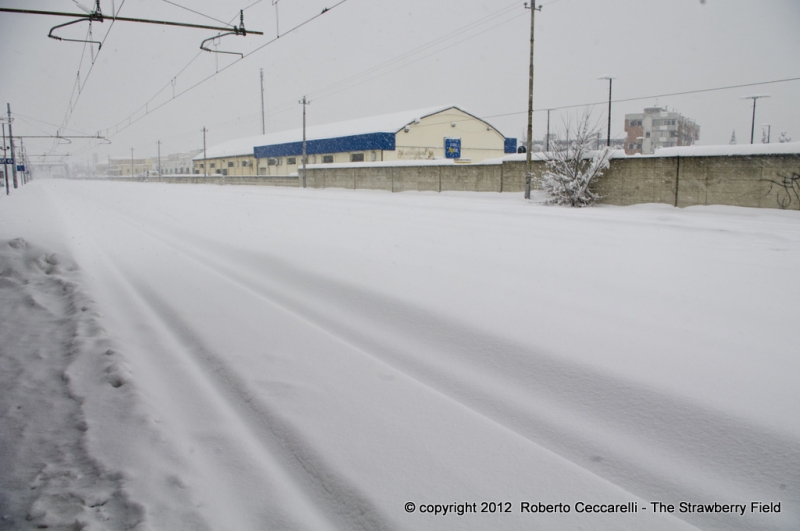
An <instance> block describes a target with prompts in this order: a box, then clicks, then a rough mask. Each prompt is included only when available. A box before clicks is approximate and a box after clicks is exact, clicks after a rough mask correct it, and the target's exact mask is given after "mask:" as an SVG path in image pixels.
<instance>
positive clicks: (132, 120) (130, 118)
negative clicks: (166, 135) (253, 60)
mask: <svg viewBox="0 0 800 531" xmlns="http://www.w3.org/2000/svg"><path fill="white" fill-rule="evenodd" d="M347 1H348V0H339V2H337V3H335V4H334V5H333V6H331V7H326V8H324V9H323V10H322V11H321V12H320V13H317V14H316V15H314V16H312V17H310V18H308V19H306V20H304V21H303V22H301V23H299V24H297V25H296V26H294V27H292V28H291V29H289V30H288V31H286V32H284V33H283V34H282V35H281V37H285V36H286V35H288V34H290V33H293V32H295V31H297V30H299V29H300V28H302V27H303V26H305V25H307V24H309V23H311V22H313V21H314V20H316V19H317V18H319V17H321V16H322V15H324V14H326V13H328V12H330V11H331V10H333V9H335V8H337V7H339V6H340V5H342V4H344V3H345V2H347ZM278 39H279V37H275V38H273V39H270V40H269V41H267V42H266V43H264V44H262V45H261V46H259V47H257V48H255V49H253V50H250V51H249V52H247V53H245V54H243V55H242V57H240V58H238V59H236V60H234V61H232V62H231V63H229V64H227V65H225V66H223V67H222V68H220V69H219V70H218V71H216V72H214V73H213V74H210V75H208V76H206V77H204V78H202V79H201V80H199V81H197V82H196V83H193V84H192V85H190V86H189V87H187V88H186V89H184V90H182V91H180V92H176V93H175V96H174V97H173V98H172V99H169V100H166V101H164V102H162V103H160V104H159V105H156V106H155V107H153V108H152V109H150V108H149V107H148V106H147V105H145V106H142V107H139V109H137V110H136V111H135V112H134V113H132V114H130V115H129V116H127V117H125V118H123V119H122V120H121V121H120V122H118V123H117V125H116V126H112V127H113V128H114V129H115V131H114V133H113V134H109V135H108V136H107V138H113V137H114V136H116V135H118V134H119V133H120V132H122V131H124V130H126V129H127V128H128V127H130V126H132V125H133V124H135V123H136V122H138V121H139V120H141V119H143V118H144V117H145V116H147V115H149V114H152V113H154V112H156V111H157V110H159V109H161V108H162V107H164V106H166V105H168V104H169V103H171V102H172V101H174V100H176V99H177V98H179V97H181V96H183V95H184V94H186V93H188V92H190V91H192V90H194V89H195V88H197V87H199V86H200V85H203V84H204V83H206V82H207V81H209V80H211V79H213V78H214V77H216V76H217V75H219V74H221V73H222V72H224V71H225V70H227V69H228V68H230V67H232V66H234V65H236V64H238V63H240V62H241V61H243V60H245V59H247V58H248V57H250V56H252V55H253V54H255V53H257V52H259V51H261V50H263V49H264V48H266V47H267V46H269V45H271V44H273V43H275V42H276V41H277V40H278ZM198 55H200V54H198ZM195 59H197V56H195V57H194V58H193V59H192V60H191V61H189V63H188V64H187V65H186V66H185V67H184V68H183V70H185V69H186V68H188V66H189V64H191V63H192V62H193V61H194V60H195ZM183 70H182V71H181V72H183ZM179 75H180V74H179ZM176 77H177V76H174V77H173V78H172V79H171V80H170V82H168V83H167V84H166V85H164V87H163V88H162V89H160V90H159V92H158V93H156V95H155V96H153V97H152V98H150V100H148V102H152V101H153V100H155V99H156V97H158V95H159V94H160V93H162V92H163V91H164V90H166V89H167V88H169V87H170V86H172V80H173V79H175V78H176ZM143 108H144V109H145V111H146V112H145V114H144V115H141V116H138V117H135V116H136V114H137V113H140V112H141V111H142V109H143ZM125 122H128V123H127V125H123V126H122V127H120V124H123V123H125ZM107 129H108V130H110V129H111V127H110V128H107Z"/></svg>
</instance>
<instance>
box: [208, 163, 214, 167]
mask: <svg viewBox="0 0 800 531" xmlns="http://www.w3.org/2000/svg"><path fill="white" fill-rule="evenodd" d="M208 167H209V168H214V167H216V163H215V162H212V163H211V164H209V165H208Z"/></svg>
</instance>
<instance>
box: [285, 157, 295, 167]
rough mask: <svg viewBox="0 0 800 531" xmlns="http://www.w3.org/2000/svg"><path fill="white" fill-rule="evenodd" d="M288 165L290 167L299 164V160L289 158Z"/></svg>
mask: <svg viewBox="0 0 800 531" xmlns="http://www.w3.org/2000/svg"><path fill="white" fill-rule="evenodd" d="M286 164H288V165H290V166H292V165H295V164H297V158H295V157H289V158H288V159H286Z"/></svg>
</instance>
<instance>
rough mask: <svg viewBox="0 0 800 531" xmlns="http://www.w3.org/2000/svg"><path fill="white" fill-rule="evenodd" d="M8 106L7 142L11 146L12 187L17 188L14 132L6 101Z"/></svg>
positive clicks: (9, 106)
mask: <svg viewBox="0 0 800 531" xmlns="http://www.w3.org/2000/svg"><path fill="white" fill-rule="evenodd" d="M6 106H7V108H8V143H9V144H10V146H11V175H13V176H14V189H17V188H19V184H17V158H16V157H15V156H14V133H13V132H11V122H13V120H12V119H11V104H10V103H6Z"/></svg>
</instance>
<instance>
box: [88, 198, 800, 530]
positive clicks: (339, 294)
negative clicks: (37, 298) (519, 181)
mask: <svg viewBox="0 0 800 531" xmlns="http://www.w3.org/2000/svg"><path fill="white" fill-rule="evenodd" d="M98 206H100V207H102V206H101V205H98ZM102 208H105V207H102ZM108 212H109V213H112V211H111V210H108ZM113 215H114V216H115V217H117V218H118V219H119V220H120V221H121V222H124V223H126V224H127V225H128V226H129V227H131V228H134V229H136V230H138V231H139V232H141V233H143V234H147V236H148V237H150V238H153V239H155V240H157V241H159V242H160V243H161V244H163V245H166V246H168V247H170V248H171V249H173V250H175V251H176V252H178V253H180V254H182V255H184V256H186V257H188V258H190V259H191V260H193V261H194V262H195V263H196V264H197V265H198V266H200V267H204V268H207V269H209V270H211V271H214V272H216V273H217V274H218V275H220V276H222V277H224V278H227V279H229V280H230V281H231V282H232V283H234V284H236V285H238V286H240V287H241V288H243V289H245V290H247V291H249V292H251V293H253V294H254V295H256V296H259V297H262V298H263V299H265V300H266V301H269V302H270V303H272V304H273V305H275V306H276V307H278V308H281V309H283V310H285V311H287V312H289V313H291V314H293V315H295V316H297V317H300V318H301V319H304V320H306V321H308V322H309V323H313V324H314V325H315V326H317V327H319V328H320V329H322V330H325V331H326V332H327V333H329V334H330V335H331V336H333V337H335V338H337V339H338V340H340V341H343V342H345V343H347V344H349V345H352V346H354V347H356V348H357V349H358V350H360V351H361V352H363V353H364V354H365V355H368V356H371V357H373V358H375V359H378V360H380V361H381V362H382V363H385V364H387V365H389V366H391V367H393V368H395V369H397V370H399V371H401V372H403V373H404V374H406V375H408V376H410V377H412V378H414V379H416V380H417V381H419V382H421V383H422V384H424V385H426V386H427V387H429V388H431V389H433V390H435V391H437V392H439V393H441V394H443V395H445V396H447V397H449V398H450V399H452V400H454V401H457V402H459V403H460V404H463V405H464V406H466V407H469V408H471V409H472V410H474V411H476V412H478V413H479V414H481V415H483V416H484V417H486V418H489V419H491V420H492V421H494V422H497V423H499V424H500V425H502V426H504V427H505V428H508V429H510V430H512V431H514V432H516V433H518V434H520V435H522V436H524V437H525V438H527V439H528V440H530V441H532V442H534V443H536V444H539V445H541V446H543V447H545V448H548V449H550V450H551V451H553V452H555V453H557V454H559V455H561V456H563V457H565V458H567V459H569V460H571V461H572V462H574V463H576V464H578V465H579V466H582V467H584V468H586V469H588V470H590V471H592V472H594V473H595V474H597V475H599V476H601V477H604V478H606V479H608V480H610V481H612V482H614V483H616V484H618V485H620V486H621V487H623V488H625V489H626V490H628V491H630V492H633V493H636V494H637V495H639V496H641V497H642V498H645V499H658V498H662V499H698V500H699V499H712V498H714V496H715V493H716V492H720V491H726V492H736V491H737V490H741V492H747V491H748V488H747V487H752V486H753V485H757V486H758V487H759V489H760V490H762V491H765V492H770V493H772V494H774V495H775V497H776V498H779V497H780V495H781V491H782V490H784V489H786V488H787V483H788V482H790V481H797V479H796V478H799V477H800V449H798V448H797V446H796V445H795V444H794V443H793V441H791V440H790V439H788V438H786V437H784V436H782V435H781V434H779V433H771V434H765V433H764V430H763V429H762V428H761V427H759V426H754V425H751V424H749V423H747V422H745V421H743V420H741V419H738V418H735V417H733V416H730V415H726V414H725V413H722V412H718V411H712V410H707V409H703V408H701V407H699V406H697V405H696V404H690V403H688V402H686V401H683V400H682V399H681V398H680V397H676V396H673V395H667V394H662V393H659V392H657V391H654V390H651V389H645V388H642V387H640V386H637V385H635V384H632V383H630V382H626V381H623V380H621V379H619V378H617V377H614V376H612V375H608V374H602V373H600V372H598V371H596V370H592V369H588V368H586V367H581V366H577V365H575V364H571V363H568V362H566V361H564V360H561V359H559V358H558V357H557V356H556V355H552V354H549V353H542V352H537V351H536V350H535V349H532V348H531V347H529V346H525V345H519V344H514V343H512V342H509V341H507V340H505V339H504V338H501V337H496V336H493V335H492V334H491V333H488V332H486V331H481V330H477V329H475V328H473V327H470V326H469V325H468V324H466V323H462V322H458V321H454V320H452V319H449V318H447V317H445V316H442V315H436V314H433V313H431V312H430V311H428V310H427V309H425V308H422V307H417V306H414V305H412V304H409V303H405V302H402V301H399V300H397V299H394V298H391V297H387V296H383V295H380V294H378V293H376V292H374V291H366V290H363V289H361V288H359V287H358V286H354V285H349V284H346V283H342V282H337V281H336V280H335V279H331V278H325V277H322V276H319V275H315V274H312V273H309V272H307V271H302V270H301V269H300V268H298V267H297V266H296V265H295V264H289V263H286V262H284V261H282V260H280V259H279V258H276V257H274V256H271V255H269V254H267V253H254V252H248V251H245V250H241V249H236V248H232V247H230V246H228V245H225V244H223V243H220V242H216V241H212V240H210V239H208V238H205V237H203V236H201V235H197V234H192V233H187V232H182V231H179V230H177V229H174V228H172V229H171V228H169V227H164V226H152V227H145V226H143V225H142V220H141V219H133V218H126V216H125V215H124V214H122V213H120V212H117V211H113ZM145 223H146V222H145ZM220 257H227V259H222V258H220ZM137 289H138V290H139V291H140V292H142V293H147V292H148V291H150V292H151V293H150V295H149V296H147V297H146V298H148V299H149V300H150V304H151V305H153V306H154V307H159V306H160V307H161V308H162V309H161V310H160V311H161V312H162V314H163V313H164V312H165V311H167V310H165V306H164V304H163V301H161V302H159V301H158V299H157V297H156V296H155V295H154V293H152V290H149V289H148V288H147V287H146V286H145V285H144V284H140V285H139V286H138V287H137ZM165 317H167V319H168V320H170V321H172V322H178V321H179V319H178V318H177V316H175V315H172V316H171V317H169V316H165ZM354 322H359V323H361V326H358V327H355V326H353V324H352V323H354ZM178 328H179V329H181V330H182V331H181V330H178V331H177V332H176V333H178V335H183V336H184V337H185V338H186V339H185V341H188V342H191V341H192V340H191V339H190V338H189V337H188V334H190V327H188V325H181V326H180V327H178ZM409 343H412V344H414V348H413V349H409V348H408V344H409ZM205 363H206V364H210V366H213V365H214V364H216V363H221V358H219V356H216V358H215V359H212V358H210V357H207V358H206V362H205ZM237 385H238V384H237ZM237 385H233V386H232V387H231V388H232V389H237V388H240V387H237ZM253 407H256V408H262V410H263V411H267V410H268V408H266V407H265V405H264V404H261V405H254V406H253ZM586 426H591V427H592V429H591V432H590V431H589V430H587V429H586ZM587 433H592V435H593V436H592V437H591V438H590V437H589V436H587ZM621 448H624V449H625V450H624V453H623V451H622V450H620V449H621ZM632 449H633V451H632ZM312 460H313V458H312ZM676 463H677V464H679V466H675V467H671V466H670V464H676ZM732 464H735V466H732ZM317 465H318V464H317ZM317 465H315V466H317ZM687 470H692V471H693V474H694V477H692V478H686V477H685V473H686V471H687ZM781 478H787V479H786V480H785V482H783V480H782V479H781ZM792 478H794V479H792ZM687 485H691V487H687ZM737 486H738V487H737ZM699 520H700V521H701V522H702V521H703V519H702V518H700V519H699ZM692 521H693V522H697V519H692ZM708 523H709V524H710V525H713V524H712V521H710V520H709V521H708Z"/></svg>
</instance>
